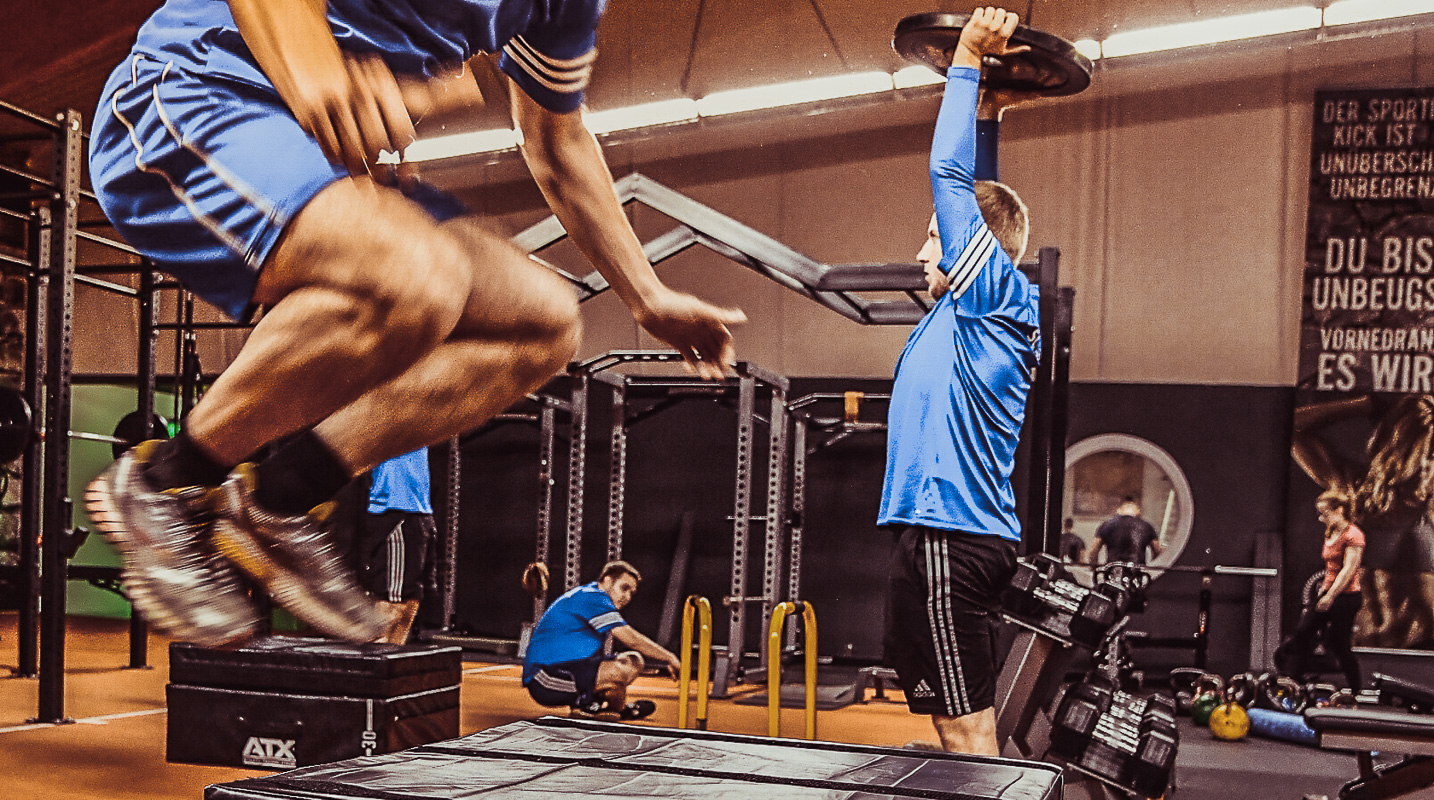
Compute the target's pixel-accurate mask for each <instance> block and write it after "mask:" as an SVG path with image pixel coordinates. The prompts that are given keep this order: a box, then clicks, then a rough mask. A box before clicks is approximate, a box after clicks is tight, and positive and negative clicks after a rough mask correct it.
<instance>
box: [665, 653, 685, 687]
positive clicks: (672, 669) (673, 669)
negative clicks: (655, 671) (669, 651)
mask: <svg viewBox="0 0 1434 800" xmlns="http://www.w3.org/2000/svg"><path fill="white" fill-rule="evenodd" d="M667 674H668V676H669V677H671V678H672V679H673V680H674V681H675V680H677V679H678V677H679V676H681V675H682V661H681V660H680V659H678V657H677V656H675V655H668V657H667Z"/></svg>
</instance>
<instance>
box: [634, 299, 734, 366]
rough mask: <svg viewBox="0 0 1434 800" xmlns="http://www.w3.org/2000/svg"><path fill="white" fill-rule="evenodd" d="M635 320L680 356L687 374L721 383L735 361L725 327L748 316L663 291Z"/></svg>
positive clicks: (730, 335) (728, 334) (729, 336)
mask: <svg viewBox="0 0 1434 800" xmlns="http://www.w3.org/2000/svg"><path fill="white" fill-rule="evenodd" d="M636 317H637V321H638V324H640V325H642V327H643V328H644V329H645V330H646V331H647V332H648V333H650V334H652V335H653V336H656V337H657V338H659V339H661V340H662V341H664V342H666V343H667V344H669V345H671V346H672V348H673V349H674V350H676V351H677V352H678V353H680V354H681V355H682V358H683V361H684V362H685V364H686V366H687V369H688V371H690V372H694V373H696V374H697V375H698V376H700V377H702V378H706V379H708V380H721V379H722V378H723V377H724V376H725V375H726V368H727V366H729V365H731V364H733V363H734V362H736V360H737V349H736V348H735V347H734V346H733V345H732V332H731V331H729V330H728V329H727V326H728V325H738V324H741V323H743V322H746V321H747V315H746V314H743V313H742V312H741V311H739V310H737V309H735V308H720V307H718V306H714V305H712V304H711V303H707V302H704V301H702V300H699V299H697V298H696V297H693V296H692V295H690V294H686V293H683V292H675V291H672V290H671V289H666V288H664V289H663V290H662V291H661V292H660V293H659V294H658V295H657V297H656V298H654V299H652V300H649V301H648V302H647V303H646V304H645V308H644V310H643V311H642V312H641V313H638V314H636Z"/></svg>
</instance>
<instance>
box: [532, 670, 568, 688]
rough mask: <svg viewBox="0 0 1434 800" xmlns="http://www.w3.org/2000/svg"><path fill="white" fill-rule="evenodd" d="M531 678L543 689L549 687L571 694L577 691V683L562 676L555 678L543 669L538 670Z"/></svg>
mask: <svg viewBox="0 0 1434 800" xmlns="http://www.w3.org/2000/svg"><path fill="white" fill-rule="evenodd" d="M533 680H534V681H536V682H537V684H538V685H539V686H541V687H543V688H544V689H549V690H551V691H554V692H569V693H571V694H577V692H578V685H577V683H575V682H573V681H565V680H563V679H562V678H555V677H553V676H552V675H549V674H548V673H547V671H545V670H541V669H540V670H538V674H536V675H534V676H533Z"/></svg>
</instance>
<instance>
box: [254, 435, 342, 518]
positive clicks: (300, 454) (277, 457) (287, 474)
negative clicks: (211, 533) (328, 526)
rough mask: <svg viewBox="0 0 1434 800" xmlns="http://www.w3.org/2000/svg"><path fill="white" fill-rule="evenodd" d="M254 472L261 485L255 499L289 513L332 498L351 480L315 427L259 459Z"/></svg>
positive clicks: (309, 507) (306, 508) (287, 515)
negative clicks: (315, 431)
mask: <svg viewBox="0 0 1434 800" xmlns="http://www.w3.org/2000/svg"><path fill="white" fill-rule="evenodd" d="M255 472H256V473H257V475H258V479H259V480H258V483H259V485H258V487H257V488H255V490H254V500H255V501H257V502H258V503H259V505H260V506H262V507H264V508H265V509H267V510H269V511H272V512H273V513H275V514H280V515H282V516H286V517H293V516H297V515H299V514H304V513H306V512H308V511H309V509H311V508H313V507H314V506H316V505H319V504H320V503H323V502H326V501H328V500H332V499H333V498H334V495H336V494H338V493H339V490H340V489H342V488H344V486H346V485H348V482H349V480H350V476H349V472H348V469H347V468H345V467H344V465H343V463H342V462H340V461H339V458H338V456H336V455H334V451H332V450H330V449H329V446H328V445H326V444H324V442H323V440H322V439H320V438H319V437H318V436H315V435H314V432H313V431H304V432H303V433H301V434H299V435H298V437H296V438H295V439H294V440H293V441H291V442H289V443H288V444H286V445H284V446H283V447H281V448H279V450H278V452H276V453H274V455H272V456H269V457H268V458H266V459H264V460H263V461H261V462H259V464H258V466H257V467H256V468H255Z"/></svg>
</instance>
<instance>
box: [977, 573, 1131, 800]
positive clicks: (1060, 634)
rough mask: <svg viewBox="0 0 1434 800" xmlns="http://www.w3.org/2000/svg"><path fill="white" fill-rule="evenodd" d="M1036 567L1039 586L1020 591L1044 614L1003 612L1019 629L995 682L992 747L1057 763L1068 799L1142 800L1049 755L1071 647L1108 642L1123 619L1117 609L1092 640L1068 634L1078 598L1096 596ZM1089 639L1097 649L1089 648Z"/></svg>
mask: <svg viewBox="0 0 1434 800" xmlns="http://www.w3.org/2000/svg"><path fill="white" fill-rule="evenodd" d="M1039 558H1040V557H1037V559H1039ZM1040 563H1041V562H1040V561H1035V562H1033V563H1032V564H1031V565H1030V566H1034V567H1035V568H1036V570H1037V571H1042V572H1043V573H1044V575H1045V576H1046V579H1045V580H1041V581H1039V583H1038V585H1035V586H1027V587H1026V588H1025V589H1024V590H1023V591H1025V592H1026V593H1027V594H1029V595H1030V596H1031V597H1034V598H1037V599H1039V600H1040V601H1041V604H1042V605H1043V606H1044V609H1043V612H1042V613H1040V614H1035V615H1030V616H1021V615H1017V614H1015V613H1012V612H1011V611H1010V610H1006V611H1004V612H1003V614H1002V616H1003V617H1004V618H1005V620H1006V621H1007V622H1009V623H1011V624H1012V625H1014V626H1015V627H1016V628H1017V629H1018V630H1017V634H1016V638H1015V641H1014V642H1013V644H1012V645H1011V649H1010V651H1009V652H1008V654H1007V656H1006V662H1005V665H1004V666H1003V667H1002V669H1001V673H1000V675H998V676H997V678H996V742H997V746H998V747H999V748H1000V752H1001V755H1002V756H1005V757H1007V758H1021V759H1044V758H1046V757H1048V756H1053V757H1056V758H1058V759H1060V760H1061V761H1062V762H1063V763H1065V765H1066V767H1067V770H1068V772H1069V773H1070V775H1069V776H1068V777H1069V779H1068V781H1067V786H1066V797H1067V798H1068V800H1069V799H1071V798H1090V800H1097V799H1100V800H1104V799H1105V798H1111V797H1141V795H1140V794H1138V793H1137V792H1136V791H1134V790H1133V789H1131V788H1129V787H1126V786H1122V785H1121V784H1120V783H1118V782H1116V781H1114V780H1112V779H1111V778H1109V777H1107V776H1105V775H1101V774H1098V773H1097V772H1096V771H1094V770H1091V769H1088V768H1086V767H1083V766H1082V765H1081V764H1079V763H1073V762H1072V761H1071V760H1068V759H1065V758H1061V757H1060V755H1059V753H1056V752H1051V750H1052V748H1051V734H1052V733H1053V731H1054V730H1055V726H1054V721H1053V719H1054V718H1053V714H1052V710H1053V709H1054V707H1055V704H1056V701H1057V698H1058V697H1059V696H1060V694H1061V687H1062V684H1063V683H1064V679H1065V675H1066V673H1067V670H1068V667H1069V666H1070V664H1071V662H1072V659H1073V657H1074V655H1075V652H1076V649H1077V648H1078V647H1093V648H1094V649H1099V646H1097V645H1099V644H1101V643H1106V642H1108V640H1109V638H1110V637H1112V636H1113V635H1115V634H1117V633H1118V632H1119V631H1120V630H1121V628H1123V627H1124V625H1123V623H1124V620H1125V619H1126V617H1125V616H1124V614H1123V610H1122V614H1121V615H1120V616H1119V617H1117V618H1115V619H1113V620H1112V624H1111V625H1110V627H1109V628H1108V629H1107V630H1105V631H1104V633H1103V635H1101V636H1095V637H1093V636H1092V635H1091V631H1089V630H1084V629H1082V631H1081V632H1082V634H1083V635H1081V636H1079V637H1076V636H1073V635H1072V621H1073V618H1074V617H1076V616H1079V614H1080V611H1079V609H1080V608H1081V607H1082V601H1083V595H1085V594H1091V595H1096V594H1097V593H1096V592H1094V591H1090V590H1085V589H1084V587H1080V586H1078V585H1077V584H1074V583H1073V582H1070V581H1068V580H1065V578H1064V575H1063V573H1064V570H1063V569H1052V568H1051V567H1050V566H1049V565H1047V566H1046V569H1045V570H1042V567H1041V566H1040ZM1067 584H1069V585H1067ZM1099 599H1104V597H1103V596H1102V597H1100V598H1099ZM1007 605H1011V604H1009V603H1008V604H1007ZM1092 605H1094V604H1092ZM1084 627H1088V626H1083V628H1084ZM1092 639H1095V640H1096V642H1097V645H1092V644H1091V642H1092ZM1127 705H1129V704H1127ZM1115 716H1116V715H1112V720H1107V721H1106V724H1107V726H1109V725H1111V724H1113V721H1114V719H1115ZM1107 771H1108V772H1109V771H1110V770H1107Z"/></svg>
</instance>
